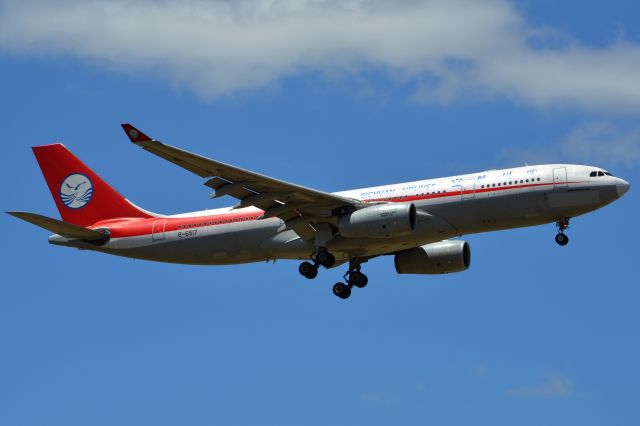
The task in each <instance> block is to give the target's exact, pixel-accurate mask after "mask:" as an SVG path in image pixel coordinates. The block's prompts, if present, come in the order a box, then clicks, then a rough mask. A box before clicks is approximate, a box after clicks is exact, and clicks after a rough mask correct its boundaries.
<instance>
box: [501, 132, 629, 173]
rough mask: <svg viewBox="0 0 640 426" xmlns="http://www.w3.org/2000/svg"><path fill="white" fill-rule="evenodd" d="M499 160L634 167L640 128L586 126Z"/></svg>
mask: <svg viewBox="0 0 640 426" xmlns="http://www.w3.org/2000/svg"><path fill="white" fill-rule="evenodd" d="M500 158H501V159H502V160H504V161H508V162H509V163H510V164H511V165H513V164H519V163H529V164H536V163H551V162H565V163H566V162H587V163H588V164H591V163H597V164H594V165H599V166H602V167H608V166H609V165H611V166H616V165H624V166H627V167H630V166H633V165H634V164H636V163H638V162H639V161H640V127H639V126H633V125H622V126H618V125H615V124H613V123H611V122H603V121H594V122H589V123H583V124H580V125H578V126H577V127H575V128H574V129H573V130H571V131H570V132H569V133H568V134H567V135H566V136H565V137H564V138H563V139H562V140H560V141H559V143H557V144H555V145H548V146H544V145H540V146H536V147H532V148H508V149H506V150H504V151H503V152H502V153H501V154H500Z"/></svg>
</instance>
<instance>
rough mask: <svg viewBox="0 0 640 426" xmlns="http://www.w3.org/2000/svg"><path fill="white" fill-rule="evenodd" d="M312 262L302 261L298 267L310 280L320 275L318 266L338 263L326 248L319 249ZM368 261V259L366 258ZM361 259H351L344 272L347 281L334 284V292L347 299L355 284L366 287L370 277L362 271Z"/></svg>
mask: <svg viewBox="0 0 640 426" xmlns="http://www.w3.org/2000/svg"><path fill="white" fill-rule="evenodd" d="M312 260H313V263H311V262H302V263H301V264H300V266H299V267H298V272H300V275H302V276H303V277H305V278H308V279H310V280H312V279H314V278H315V277H317V276H318V268H319V267H320V266H324V267H325V268H330V267H332V266H333V265H335V263H336V258H335V257H334V256H333V255H332V254H331V253H329V252H328V251H327V250H326V249H325V248H320V249H318V251H317V253H316V255H315V256H314V257H313V258H312ZM365 261H366V260H365ZM361 263H362V262H361V260H360V259H350V260H349V270H348V271H347V272H346V273H345V274H344V276H343V278H344V281H345V282H346V284H345V283H342V282H339V283H336V284H335V285H334V286H333V294H335V295H336V296H338V297H339V298H341V299H347V298H348V297H349V296H351V289H352V288H353V287H354V286H355V287H358V288H364V287H365V286H366V285H367V284H368V282H369V279H368V278H367V276H366V275H365V274H363V273H362V272H360V264H361Z"/></svg>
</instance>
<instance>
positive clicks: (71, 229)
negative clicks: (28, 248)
mask: <svg viewBox="0 0 640 426" xmlns="http://www.w3.org/2000/svg"><path fill="white" fill-rule="evenodd" d="M7 214H10V215H11V216H15V217H17V218H18V219H22V220H24V221H27V222H29V223H32V224H34V225H36V226H39V227H40V228H44V229H46V230H47V231H51V232H53V233H54V234H58V235H62V236H63V237H66V238H76V239H79V240H86V241H99V240H105V239H107V238H109V235H107V234H104V233H102V232H98V231H94V230H93V229H87V228H84V227H82V226H78V225H73V224H71V223H67V222H63V221H61V220H58V219H53V218H50V217H47V216H42V215H39V214H35V213H28V212H7Z"/></svg>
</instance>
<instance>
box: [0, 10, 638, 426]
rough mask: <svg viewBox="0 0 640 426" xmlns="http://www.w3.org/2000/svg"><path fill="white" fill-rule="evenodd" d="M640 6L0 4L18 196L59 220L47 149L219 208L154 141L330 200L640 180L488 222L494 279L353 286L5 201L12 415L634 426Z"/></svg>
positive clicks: (144, 191) (387, 271)
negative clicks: (81, 234) (490, 180)
mask: <svg viewBox="0 0 640 426" xmlns="http://www.w3.org/2000/svg"><path fill="white" fill-rule="evenodd" d="M639 16H640V7H639V6H637V3H636V2H631V1H618V2H604V1H590V2H574V1H570V2H563V3H562V4H558V3H557V2H551V1H536V2H532V1H520V2H514V1H511V2H509V1H486V2H484V1H483V2H478V1H476V2H468V1H451V2H439V1H435V2H429V1H427V2H385V1H379V2H365V1H349V2H337V1H324V2H308V1H298V2H293V1H275V2H267V1H248V0H247V1H238V2H233V3H227V2H199V3H198V2H190V1H183V2H178V1H162V2H151V1H139V2H135V3H131V2H124V1H112V2H100V1H93V2H75V1H69V0H65V1H61V2H55V3H54V2H41V1H32V2H18V1H15V2H12V1H6V0H5V1H0V77H1V78H0V89H1V92H0V93H1V94H2V96H0V111H1V112H2V115H1V116H2V117H3V120H2V128H3V140H4V144H3V146H4V147H5V153H4V155H3V156H2V159H1V160H0V161H2V168H1V170H2V171H1V173H2V177H3V180H4V181H5V182H6V185H5V186H6V188H5V191H4V193H5V196H4V198H3V201H2V209H3V211H6V210H26V211H33V212H38V213H41V214H45V215H49V216H53V217H58V212H57V211H56V209H55V206H54V204H53V202H52V200H51V196H50V194H49V192H48V190H47V188H46V185H45V183H44V180H43V179H42V176H41V174H40V171H39V169H38V167H37V164H36V162H35V159H34V158H33V155H32V153H31V150H30V147H31V146H33V145H38V144H45V143H51V142H53V141H60V142H63V143H64V144H65V145H66V146H67V147H69V148H70V149H71V150H72V151H73V152H74V153H76V154H77V155H78V156H79V157H80V158H81V159H82V160H84V161H85V162H86V163H87V164H89V166H90V167H92V168H93V169H94V170H95V171H97V172H98V173H99V174H100V175H101V176H102V177H103V178H105V179H106V180H107V181H108V182H110V183H111V184H112V185H113V186H115V187H116V188H117V189H118V190H119V191H121V192H122V193H123V194H124V195H125V196H127V197H128V198H130V199H131V200H133V201H134V202H135V203H137V204H139V205H141V206H143V207H144V208H147V209H149V210H152V211H157V212H161V213H178V212H184V211H193V210H201V209H204V208H212V207H217V206H223V205H229V204H231V203H233V200H231V199H225V198H223V199H221V200H215V201H211V200H209V198H208V194H209V190H208V188H206V187H205V186H203V185H202V181H201V180H200V179H198V178H197V177H195V176H193V175H191V174H189V173H187V172H185V171H183V170H181V169H179V168H177V167H175V166H173V165H171V164H169V163H166V162H163V161H161V160H159V159H157V158H154V157H153V156H150V155H149V154H147V153H145V152H144V151H142V150H140V149H137V148H136V147H133V146H131V145H130V144H129V143H128V141H127V140H126V138H125V136H124V134H122V130H121V129H120V128H119V124H120V123H122V122H131V123H133V124H135V125H136V126H138V127H140V128H141V129H142V130H143V131H145V132H146V133H148V134H149V135H151V136H154V137H156V138H158V139H160V140H163V141H165V142H167V143H170V144H173V145H178V146H182V147H184V148H186V149H189V150H192V151H195V152H198V153H201V154H203V155H207V156H210V157H213V158H216V159H220V160H222V161H226V162H229V163H233V164H237V165H239V166H242V167H245V168H248V169H252V170H256V171H258V172H261V173H265V174H268V175H272V176H275V177H279V178H282V179H285V180H289V181H293V182H296V183H300V184H303V185H307V186H311V187H315V188H318V189H322V190H326V191H337V190H342V189H349V188H356V187H362V186H367V185H376V184H383V183H391V182H401V181H406V180H415V179H422V178H430V177H438V176H445V175H451V174H458V173H464V172H472V171H478V170H483V169H487V168H493V167H500V166H510V165H520V164H523V163H524V162H529V163H534V162H545V161H562V162H579V163H586V164H597V165H600V166H602V167H605V168H607V169H609V170H610V171H612V172H614V173H615V174H616V175H619V176H621V177H623V178H625V179H627V180H628V181H630V182H631V184H632V189H631V191H630V192H629V193H628V194H627V195H625V197H623V198H622V199H621V200H619V201H617V202H616V203H614V204H612V205H610V206H607V207H605V208H604V209H602V210H600V211H597V212H594V213H592V214H589V215H587V216H583V217H580V218H576V219H574V221H573V222H572V227H571V229H570V230H569V235H570V237H571V243H570V244H569V245H568V246H567V247H565V248H561V247H559V246H557V245H556V244H555V243H554V242H553V236H554V234H555V229H554V226H553V225H547V226H541V227H535V228H529V229H518V230H511V231H505V232H498V233H491V234H480V235H471V236H466V237H465V239H466V240H467V241H469V242H470V244H471V247H472V257H473V259H472V266H471V268H470V270H468V271H466V272H464V273H460V274H453V275H447V276H398V275H396V274H395V271H394V268H393V262H392V259H391V258H381V259H375V260H373V261H371V262H370V263H368V264H366V265H365V266H366V268H365V271H366V273H367V274H368V276H369V277H370V284H369V286H368V287H367V288H366V289H364V290H358V291H354V294H353V296H352V297H351V298H350V299H349V300H348V301H347V302H344V301H340V300H338V299H337V298H335V297H334V296H333V295H332V294H331V285H332V284H333V283H334V282H336V281H338V280H339V279H340V278H341V276H342V273H343V271H342V270H336V271H323V272H321V274H320V275H319V277H318V278H317V279H316V280H314V281H311V282H310V281H307V280H306V279H304V278H301V277H300V276H299V275H298V272H297V263H296V262H290V261H278V262H276V263H275V264H252V265H241V266H223V267H195V266H180V265H165V264H154V263H147V262H142V261H134V260H129V259H120V258H116V257H109V256H106V255H101V254H97V253H87V252H78V251H75V250H72V249H65V248H61V247H54V246H51V245H49V244H48V243H47V240H46V239H47V236H48V234H47V232H46V231H43V230H41V229H38V228H35V227H33V226H30V225H28V224H26V223H22V222H19V221H17V220H16V219H15V218H12V217H9V216H7V215H3V216H2V217H1V218H0V221H1V223H2V230H3V234H4V240H5V244H4V248H3V249H2V257H1V258H2V260H1V262H2V270H3V279H2V282H1V284H0V339H1V340H0V341H1V342H2V350H0V423H2V424H11V425H41V424H45V423H46V424H65V425H86V424H93V425H112V424H116V423H117V424H122V425H140V424H153V425H174V424H187V425H205V424H207V425H209V424H228V425H246V424H266V425H271V424H274V425H276V424H277V425H287V424H295V425H300V424H303V425H326V424H336V425H341V424H362V423H367V424H371V425H386V424H406V425H411V424H434V425H469V424H490V425H492V426H494V425H512V424H520V425H540V424H547V425H555V424H557V425H566V424H568V423H570V424H581V425H601V424H611V425H628V424H637V423H638V422H639V421H640V417H639V415H638V411H637V408H636V405H637V399H638V391H637V384H638V382H639V381H640V367H639V365H638V362H637V360H638V359H640V341H639V339H638V331H637V330H638V325H639V322H640V314H639V313H638V309H637V300H638V298H639V297H640V290H639V289H638V286H637V279H634V278H633V277H634V276H636V275H637V271H636V268H635V262H634V259H635V252H636V251H637V247H636V246H637V240H638V237H639V236H640V235H639V232H638V224H637V221H636V218H637V217H638V214H639V213H640V211H639V207H638V205H639V204H638V196H637V195H636V194H637V188H635V185H636V182H638V181H640V180H639V178H640V173H639V172H638V165H639V162H640V126H639V125H638V124H637V123H638V119H639V118H640V117H639V116H640V92H639V91H640V77H639V76H640V73H639V72H638V69H639V67H640V33H638V27H639V25H638V24H639V22H638V17H639Z"/></svg>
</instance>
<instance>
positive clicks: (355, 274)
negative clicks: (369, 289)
mask: <svg viewBox="0 0 640 426" xmlns="http://www.w3.org/2000/svg"><path fill="white" fill-rule="evenodd" d="M344 280H345V281H346V282H347V283H346V284H344V283H335V285H334V286H333V294H335V295H336V296H338V297H339V298H340V299H347V298H349V296H351V289H352V288H353V287H358V288H364V287H365V286H366V285H367V284H368V283H369V278H367V276H366V275H365V274H363V273H362V272H360V263H358V262H357V261H355V260H350V261H349V270H348V271H347V272H346V273H345V274H344Z"/></svg>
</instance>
